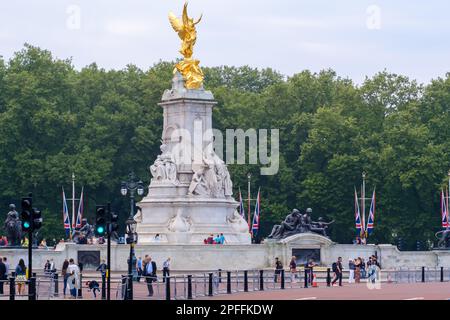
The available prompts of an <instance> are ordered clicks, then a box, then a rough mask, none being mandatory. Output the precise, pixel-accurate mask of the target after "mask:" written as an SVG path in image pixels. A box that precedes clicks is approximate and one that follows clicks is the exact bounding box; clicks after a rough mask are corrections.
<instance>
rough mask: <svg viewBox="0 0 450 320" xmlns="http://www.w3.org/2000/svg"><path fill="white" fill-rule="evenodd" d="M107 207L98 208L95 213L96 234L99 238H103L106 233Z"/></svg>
mask: <svg viewBox="0 0 450 320" xmlns="http://www.w3.org/2000/svg"><path fill="white" fill-rule="evenodd" d="M106 222H107V221H106V207H105V206H96V211H95V234H96V235H97V236H98V237H103V236H104V235H105V233H106V231H107V230H106V224H107V223H106Z"/></svg>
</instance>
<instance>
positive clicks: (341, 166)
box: [0, 45, 450, 249]
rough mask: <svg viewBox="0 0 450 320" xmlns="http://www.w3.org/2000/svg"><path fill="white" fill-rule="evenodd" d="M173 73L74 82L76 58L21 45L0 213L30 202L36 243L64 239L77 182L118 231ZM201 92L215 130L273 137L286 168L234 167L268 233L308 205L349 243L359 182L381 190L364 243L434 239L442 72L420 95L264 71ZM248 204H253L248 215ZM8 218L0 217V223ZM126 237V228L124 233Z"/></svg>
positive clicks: (215, 71)
mask: <svg viewBox="0 0 450 320" xmlns="http://www.w3.org/2000/svg"><path fill="white" fill-rule="evenodd" d="M172 70H173V63H170V62H160V63H158V64H156V65H154V66H153V67H151V68H150V69H149V70H147V71H143V70H140V69H139V68H137V67H136V66H133V65H129V66H127V67H126V68H125V69H123V70H118V71H117V70H111V71H106V70H104V69H101V68H99V67H98V66H97V65H95V64H92V65H90V66H87V67H85V68H84V69H82V70H80V71H77V70H75V68H74V67H73V65H72V64H71V61H70V60H58V59H55V58H54V57H52V55H51V53H50V52H48V51H44V50H41V49H39V48H36V47H33V46H30V45H26V46H25V48H24V49H23V50H22V51H20V52H18V53H16V54H15V56H14V57H13V58H12V59H11V60H10V61H7V62H6V61H3V60H1V59H0V152H1V157H0V204H1V206H2V208H3V209H2V211H3V212H5V213H6V211H7V205H8V204H9V203H16V204H18V201H19V199H20V197H22V196H23V195H26V194H27V193H28V192H33V195H34V199H35V201H34V205H35V206H37V207H39V208H41V209H42V210H43V216H44V226H43V228H42V229H41V230H40V236H41V237H42V236H43V237H46V238H48V239H52V238H60V237H63V236H64V230H63V224H62V213H61V208H62V205H61V187H62V186H65V188H66V192H67V193H68V196H70V183H71V173H72V172H75V173H76V175H77V180H78V182H77V184H78V185H84V186H85V198H86V203H85V208H86V210H85V211H86V215H87V217H88V218H89V219H90V221H91V222H93V221H92V219H93V217H94V210H95V205H96V204H106V203H107V202H108V201H110V202H111V203H112V207H113V208H114V210H115V211H116V212H118V213H119V216H120V221H121V222H122V224H123V221H124V220H125V219H126V218H127V217H128V212H127V210H128V200H127V199H125V198H124V197H122V196H121V195H120V182H121V180H124V179H126V178H127V175H128V173H129V170H130V169H132V170H134V171H135V172H136V174H137V176H139V177H140V178H141V179H142V180H143V181H144V183H145V184H148V183H149V172H148V167H149V165H150V164H151V163H152V162H153V161H154V159H155V157H156V155H157V154H158V153H159V145H160V137H161V130H162V121H163V117H162V109H161V108H160V107H159V106H158V105H157V103H158V102H159V100H160V98H161V96H162V94H163V91H164V90H165V89H168V88H170V82H171V78H172ZM205 86H206V88H207V89H208V90H212V91H213V93H214V95H215V97H216V99H217V101H218V105H217V107H216V108H215V109H214V115H213V119H214V126H215V128H217V129H220V130H222V131H224V130H225V129H235V128H242V129H244V130H247V129H249V128H256V129H260V128H262V129H270V128H278V129H280V151H281V155H280V156H281V159H280V170H279V172H278V174H277V175H275V176H260V175H259V166H255V165H245V166H242V165H230V171H231V175H232V178H233V181H234V186H235V191H237V190H238V187H241V189H242V192H243V196H244V198H245V197H246V196H247V192H246V190H247V172H249V171H250V172H252V174H253V179H252V182H253V186H252V188H253V191H254V194H253V197H255V196H256V191H257V187H258V186H260V187H261V190H262V214H261V223H262V232H261V233H262V235H267V233H269V232H270V229H271V226H272V225H273V224H274V223H278V222H279V221H280V220H282V219H283V218H284V216H285V215H286V214H287V213H288V212H289V211H290V210H291V209H292V208H295V207H297V208H299V209H302V210H304V209H305V208H307V207H312V208H313V210H314V218H316V219H317V217H319V216H323V217H326V218H327V219H335V220H336V223H335V225H334V227H333V230H332V238H333V240H335V241H339V242H344V243H347V242H350V241H351V240H352V238H353V236H354V233H355V230H354V221H353V210H354V209H353V192H354V187H355V186H357V187H359V184H360V182H361V172H362V171H363V170H365V171H366V172H367V173H368V182H367V183H368V190H370V191H369V192H371V190H372V188H373V187H374V186H376V187H377V199H378V201H377V213H376V220H375V226H376V229H375V233H374V234H373V236H372V238H371V241H372V242H395V239H396V238H398V237H401V238H403V240H404V242H405V245H406V246H407V248H410V249H413V248H414V247H415V243H416V241H417V240H420V241H421V242H422V243H426V241H428V240H433V233H434V232H435V231H437V230H438V229H439V227H440V219H439V190H440V189H441V188H442V187H443V186H444V185H445V181H446V175H447V171H448V169H449V167H450V138H449V137H450V74H448V75H446V77H445V78H439V79H436V80H434V81H433V82H432V83H431V84H429V85H428V86H425V87H423V86H421V85H418V84H417V83H416V82H415V81H411V80H409V79H408V78H406V77H402V76H399V75H395V74H389V73H387V72H381V73H379V74H377V75H376V76H374V77H373V78H371V79H367V80H366V81H365V82H364V83H363V84H362V85H361V86H356V85H355V84H353V83H352V82H351V81H350V80H348V79H342V78H339V77H338V76H337V75H336V74H335V72H334V71H332V70H324V71H322V72H320V73H318V74H313V73H311V72H309V71H303V72H301V73H298V74H295V75H294V76H292V77H290V78H285V77H283V76H282V75H280V74H278V73H277V72H275V71H273V70H271V69H265V70H256V69H252V68H250V67H247V66H246V67H240V68H235V67H226V66H224V67H218V68H205ZM252 205H253V203H252ZM4 216H5V215H3V218H4ZM122 231H123V230H122Z"/></svg>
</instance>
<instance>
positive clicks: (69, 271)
mask: <svg viewBox="0 0 450 320" xmlns="http://www.w3.org/2000/svg"><path fill="white" fill-rule="evenodd" d="M82 271H83V264H82V263H78V264H76V263H75V260H74V259H72V258H71V259H69V260H67V259H65V260H64V262H63V265H62V268H61V276H62V278H63V281H64V282H63V283H64V286H63V295H64V297H66V292H67V287H69V292H70V297H69V298H70V299H76V298H77V296H78V290H79V289H80V288H81V277H80V275H81V272H82Z"/></svg>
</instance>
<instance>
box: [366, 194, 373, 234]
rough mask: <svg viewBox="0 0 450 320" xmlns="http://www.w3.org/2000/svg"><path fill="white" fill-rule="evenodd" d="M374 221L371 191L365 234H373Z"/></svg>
mask: <svg viewBox="0 0 450 320" xmlns="http://www.w3.org/2000/svg"><path fill="white" fill-rule="evenodd" d="M374 220H375V190H373V195H372V203H371V204H370V211H369V219H368V220H367V228H366V230H367V234H368V235H371V234H372V232H373V224H374Z"/></svg>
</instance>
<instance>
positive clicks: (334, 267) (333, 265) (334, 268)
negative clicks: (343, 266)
mask: <svg viewBox="0 0 450 320" xmlns="http://www.w3.org/2000/svg"><path fill="white" fill-rule="evenodd" d="M331 269H333V272H336V270H337V263H336V262H333V264H332V265H331Z"/></svg>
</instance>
